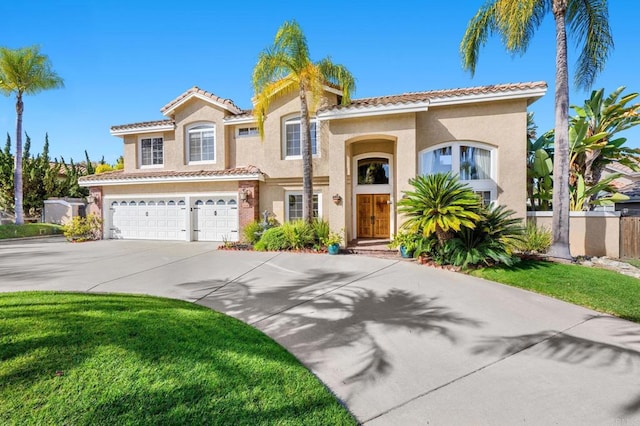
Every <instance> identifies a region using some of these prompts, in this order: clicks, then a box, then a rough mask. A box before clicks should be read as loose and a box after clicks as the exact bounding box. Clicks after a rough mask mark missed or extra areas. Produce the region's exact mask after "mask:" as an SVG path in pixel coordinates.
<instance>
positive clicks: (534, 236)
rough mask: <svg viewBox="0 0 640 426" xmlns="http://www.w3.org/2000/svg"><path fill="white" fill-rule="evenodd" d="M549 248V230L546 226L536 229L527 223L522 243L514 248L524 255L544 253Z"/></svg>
mask: <svg viewBox="0 0 640 426" xmlns="http://www.w3.org/2000/svg"><path fill="white" fill-rule="evenodd" d="M550 246H551V230H550V229H549V228H547V227H546V226H541V227H538V226H536V224H535V223H531V222H528V223H527V227H526V228H525V230H524V235H523V239H522V241H521V242H520V243H519V244H517V245H516V248H517V249H518V250H520V251H522V252H525V253H546V252H547V250H549V247H550Z"/></svg>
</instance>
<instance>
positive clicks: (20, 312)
mask: <svg viewBox="0 0 640 426" xmlns="http://www.w3.org/2000/svg"><path fill="white" fill-rule="evenodd" d="M0 424H3V425H4V424H15V425H18V424H19V425H36V424H37V425H40V424H86V425H89V424H90V425H106V424H135V425H157V424H162V425H189V424H196V425H201V424H209V425H211V424H220V425H267V424H268V425H292V424H295V425H304V424H308V425H329V424H330V425H351V424H355V420H354V419H353V418H352V417H351V415H350V414H349V413H348V411H347V410H346V409H345V408H343V406H342V405H340V403H339V402H338V401H337V400H336V399H335V397H334V396H333V395H332V394H331V393H330V392H329V391H328V390H327V389H326V388H325V387H324V385H323V384H322V383H321V382H320V381H319V380H318V379H317V378H316V377H315V376H314V375H313V374H311V373H310V372H309V371H308V370H307V369H306V368H305V367H304V366H302V365H301V364H300V363H299V362H298V361H297V360H296V359H295V358H294V357H293V356H292V355H291V354H290V353H289V352H287V351H286V350H285V349H284V348H282V347H281V346H279V345H278V344H276V343H275V342H274V341H273V340H271V339H270V338H269V337H267V336H266V335H264V334H263V333H261V332H259V331H258V330H256V329H254V328H251V327H249V326H247V325H245V324H243V323H242V322H240V321H238V320H235V319H233V318H231V317H228V316H225V315H222V314H220V313H217V312H214V311H211V310H209V309H206V308H203V307H200V306H197V305H193V304H190V303H186V302H181V301H175V300H169V299H161V298H155V297H147V296H126V295H86V294H76V293H40V292H31V293H8V294H0Z"/></svg>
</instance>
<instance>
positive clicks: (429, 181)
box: [398, 173, 481, 247]
mask: <svg viewBox="0 0 640 426" xmlns="http://www.w3.org/2000/svg"><path fill="white" fill-rule="evenodd" d="M409 184H410V185H411V186H413V191H405V193H404V196H403V198H402V199H401V200H400V201H398V211H399V212H400V213H403V214H404V215H405V216H406V217H407V220H406V222H404V223H403V224H402V227H403V228H404V229H406V230H408V231H409V232H410V233H413V234H422V236H424V237H429V236H430V235H432V234H435V235H436V237H437V238H438V244H439V245H440V247H442V246H443V245H444V244H445V243H446V241H447V240H449V239H451V237H452V236H453V231H456V232H457V231H460V229H461V228H463V227H464V228H471V229H473V228H475V226H476V225H475V224H476V222H477V221H479V220H480V219H481V216H480V214H479V211H480V198H479V197H478V195H476V193H475V192H473V190H472V189H471V188H470V187H469V186H467V185H465V184H463V183H461V182H460V181H459V180H458V178H457V176H453V175H451V173H434V174H432V175H427V176H422V175H420V176H417V177H415V178H412V179H409Z"/></svg>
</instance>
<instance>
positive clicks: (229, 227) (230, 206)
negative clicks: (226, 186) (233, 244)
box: [193, 195, 238, 241]
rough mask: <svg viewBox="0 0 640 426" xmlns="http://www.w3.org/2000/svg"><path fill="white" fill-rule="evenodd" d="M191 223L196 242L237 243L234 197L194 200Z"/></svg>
mask: <svg viewBox="0 0 640 426" xmlns="http://www.w3.org/2000/svg"><path fill="white" fill-rule="evenodd" d="M193 223H194V239H196V240H200V241H238V232H237V230H238V210H237V202H236V199H235V195H229V196H219V197H215V198H206V199H204V198H202V199H197V200H195V201H194V205H193Z"/></svg>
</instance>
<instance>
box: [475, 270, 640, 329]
mask: <svg viewBox="0 0 640 426" xmlns="http://www.w3.org/2000/svg"><path fill="white" fill-rule="evenodd" d="M471 275H474V276H477V277H482V278H486V279H488V280H492V281H497V282H501V283H504V284H509V285H511V286H514V287H520V288H524V289H527V290H532V291H535V292H537V293H541V294H546V295H549V296H552V297H555V298H557V299H561V300H565V301H567V302H571V303H575V304H577V305H581V306H586V307H588V308H591V309H594V310H597V311H600V312H604V313H608V314H612V315H615V316H618V317H620V318H625V319H628V320H631V321H635V322H639V323H640V303H638V302H639V301H640V280H639V279H637V278H633V277H629V276H626V275H622V274H619V273H617V272H613V271H608V270H605V269H598V268H589V267H586V266H580V265H565V264H559V263H551V262H542V261H532V260H525V261H522V262H520V263H517V264H516V265H514V266H513V267H511V268H509V267H506V266H501V267H494V268H485V269H478V270H475V271H472V272H471Z"/></svg>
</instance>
